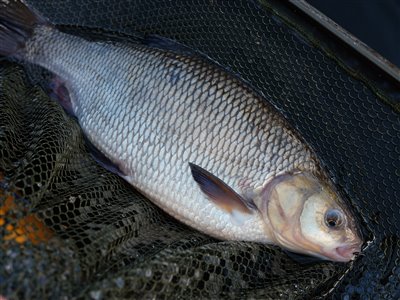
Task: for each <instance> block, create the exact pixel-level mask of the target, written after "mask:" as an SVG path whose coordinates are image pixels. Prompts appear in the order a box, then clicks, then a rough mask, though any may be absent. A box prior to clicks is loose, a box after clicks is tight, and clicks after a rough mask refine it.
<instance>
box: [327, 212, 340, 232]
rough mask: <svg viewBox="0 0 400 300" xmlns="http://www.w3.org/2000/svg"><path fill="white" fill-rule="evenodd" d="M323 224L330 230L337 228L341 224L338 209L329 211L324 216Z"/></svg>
mask: <svg viewBox="0 0 400 300" xmlns="http://www.w3.org/2000/svg"><path fill="white" fill-rule="evenodd" d="M325 224H326V225H327V226H328V227H329V228H332V229H335V228H339V227H340V226H341V225H342V224H343V214H342V212H341V211H340V210H338V209H330V210H328V211H327V212H326V214H325Z"/></svg>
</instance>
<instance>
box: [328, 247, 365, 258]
mask: <svg viewBox="0 0 400 300" xmlns="http://www.w3.org/2000/svg"><path fill="white" fill-rule="evenodd" d="M360 251H361V246H360V244H351V245H343V246H339V247H337V248H336V249H335V251H334V253H333V257H332V258H334V260H335V261H339V262H348V261H350V260H352V259H353V258H354V257H355V255H356V254H358V253H360ZM330 256H332V255H330Z"/></svg>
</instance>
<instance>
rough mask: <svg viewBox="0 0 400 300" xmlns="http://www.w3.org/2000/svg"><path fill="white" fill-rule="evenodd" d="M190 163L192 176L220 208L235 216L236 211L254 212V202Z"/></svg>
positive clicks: (243, 212)
mask: <svg viewBox="0 0 400 300" xmlns="http://www.w3.org/2000/svg"><path fill="white" fill-rule="evenodd" d="M189 165H190V169H191V171H192V176H193V178H194V180H195V181H196V182H197V184H198V185H199V187H200V189H201V190H202V192H203V193H204V194H205V195H207V197H208V198H209V199H210V200H211V201H213V202H214V203H215V204H216V205H218V206H219V207H220V208H222V209H223V210H225V211H227V212H228V213H230V214H232V215H233V216H234V215H235V214H234V212H235V211H237V212H239V213H242V214H252V213H253V212H254V209H253V207H255V206H254V204H252V203H251V202H250V201H249V200H246V199H244V198H243V197H241V196H240V195H239V194H238V193H236V192H235V191H234V190H233V189H232V188H231V187H229V186H228V185H227V184H226V183H225V182H223V181H222V180H221V179H219V178H218V177H216V176H214V175H213V174H211V173H210V172H208V171H206V170H205V169H203V168H201V167H199V166H197V165H195V164H193V163H189ZM235 213H236V212H235Z"/></svg>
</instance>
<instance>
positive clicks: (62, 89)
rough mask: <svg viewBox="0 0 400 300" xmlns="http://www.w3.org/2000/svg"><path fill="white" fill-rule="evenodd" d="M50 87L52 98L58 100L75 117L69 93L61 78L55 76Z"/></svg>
mask: <svg viewBox="0 0 400 300" xmlns="http://www.w3.org/2000/svg"><path fill="white" fill-rule="evenodd" d="M48 87H49V89H50V91H49V95H50V97H51V98H53V99H54V100H56V101H57V102H58V103H59V104H60V105H61V106H62V107H63V108H64V110H65V111H66V112H67V113H68V114H69V115H71V116H74V113H73V110H72V102H71V98H70V96H69V91H68V89H67V87H66V84H65V82H64V81H63V80H62V79H61V77H59V76H57V75H54V76H53V77H52V79H51V80H50V83H49V85H48Z"/></svg>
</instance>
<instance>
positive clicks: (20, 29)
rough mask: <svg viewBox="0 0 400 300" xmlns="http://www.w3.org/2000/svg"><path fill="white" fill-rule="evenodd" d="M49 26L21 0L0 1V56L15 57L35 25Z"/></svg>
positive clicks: (31, 33)
mask: <svg viewBox="0 0 400 300" xmlns="http://www.w3.org/2000/svg"><path fill="white" fill-rule="evenodd" d="M46 24H49V23H48V22H47V21H46V20H45V19H44V18H43V17H42V16H40V15H39V14H38V13H36V12H35V11H34V10H32V9H30V8H29V7H28V6H26V4H24V3H23V2H22V1H21V0H0V55H1V56H11V57H12V56H15V55H16V54H17V53H18V51H19V50H20V49H23V48H24V47H25V43H26V41H27V40H29V39H30V38H31V37H32V35H33V32H34V29H35V27H36V26H37V25H46Z"/></svg>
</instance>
